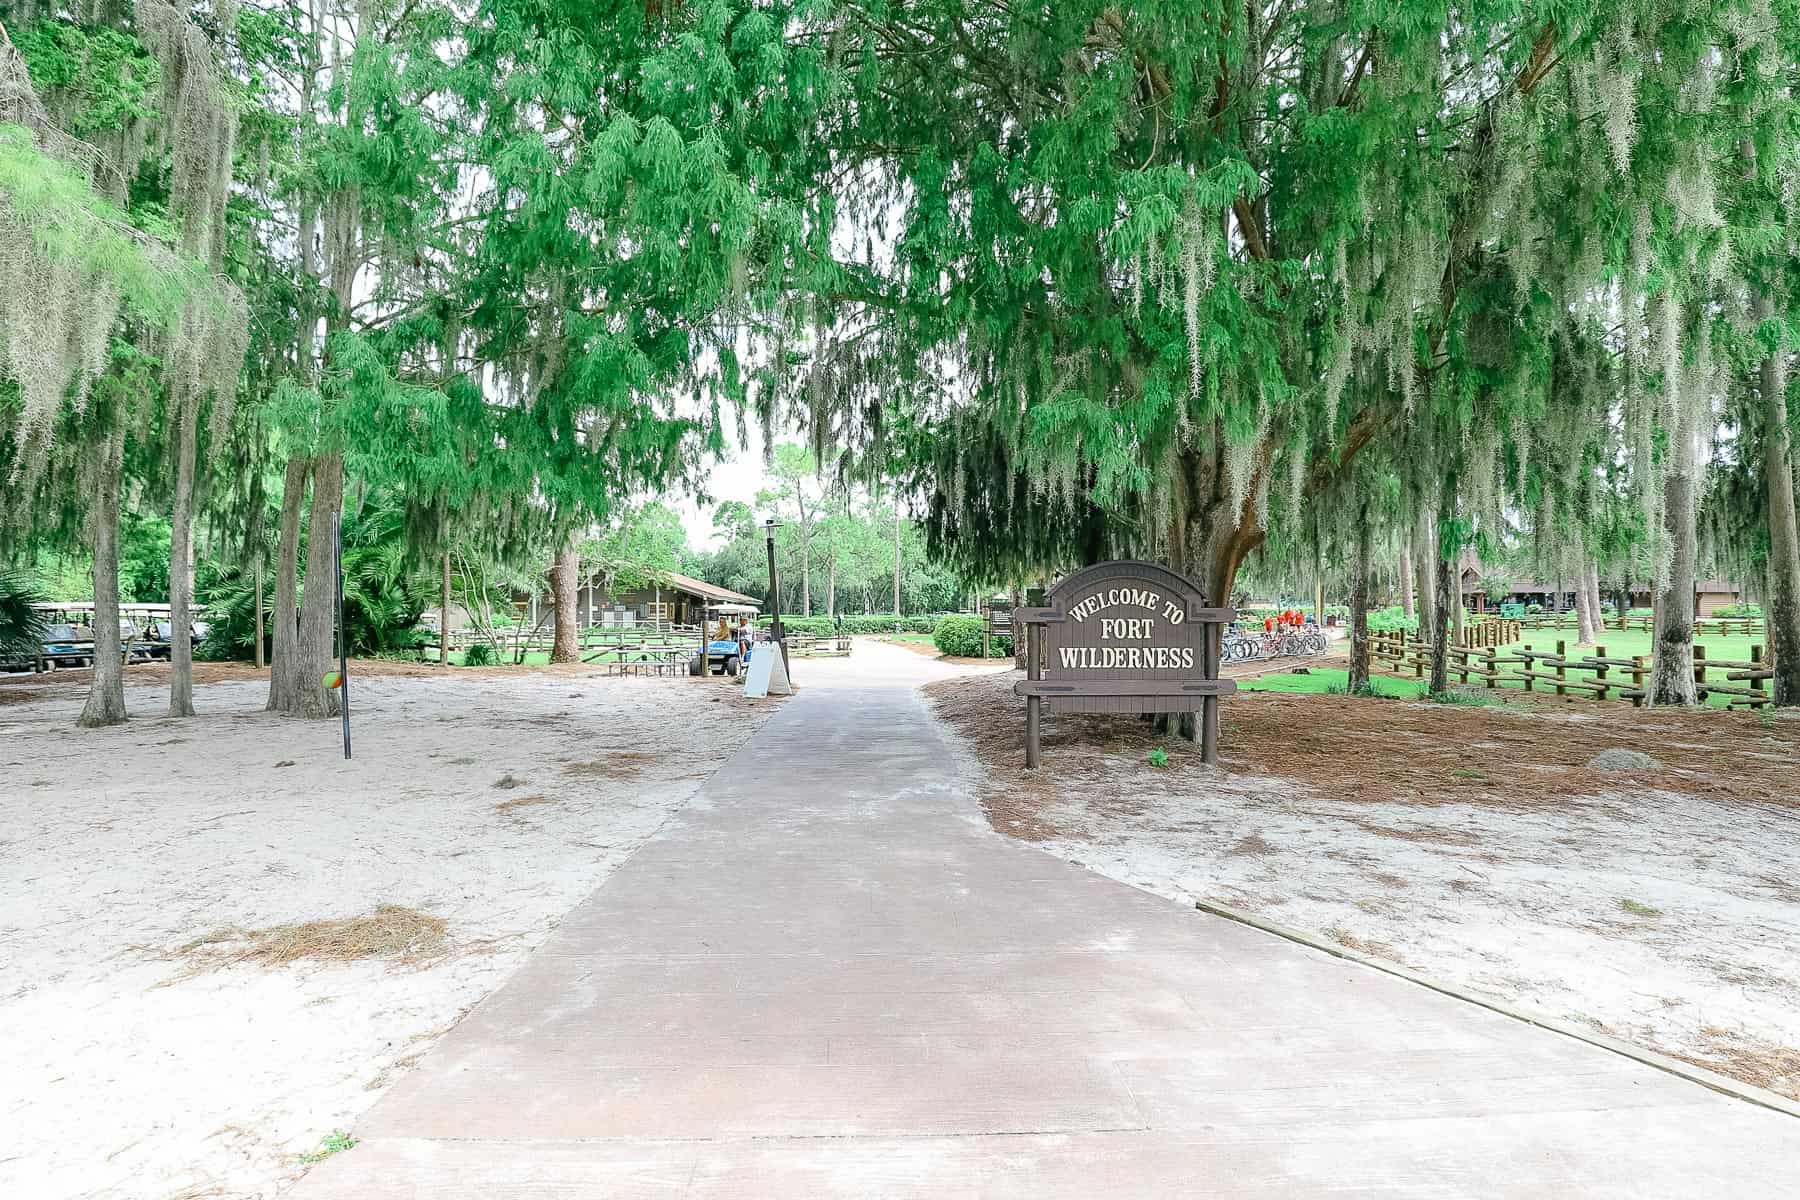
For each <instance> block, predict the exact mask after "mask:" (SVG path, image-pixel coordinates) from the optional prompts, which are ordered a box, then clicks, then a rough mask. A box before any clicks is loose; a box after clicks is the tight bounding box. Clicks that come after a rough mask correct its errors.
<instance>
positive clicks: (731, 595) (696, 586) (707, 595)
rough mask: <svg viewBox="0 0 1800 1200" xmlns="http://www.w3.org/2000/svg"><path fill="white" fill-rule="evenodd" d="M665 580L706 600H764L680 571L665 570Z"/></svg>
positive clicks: (749, 602)
mask: <svg viewBox="0 0 1800 1200" xmlns="http://www.w3.org/2000/svg"><path fill="white" fill-rule="evenodd" d="M663 580H664V581H665V582H666V583H667V584H668V585H669V586H670V587H672V588H674V589H675V590H677V591H681V592H687V593H688V594H689V595H691V596H699V597H701V598H702V599H705V600H715V601H718V602H719V603H721V604H755V605H759V606H760V605H761V604H762V601H760V600H758V599H757V598H756V597H755V596H746V595H744V593H742V592H734V591H732V590H731V589H730V588H727V587H720V586H719V585H718V584H716V583H708V582H706V580H704V579H695V578H694V577H693V576H692V575H683V574H682V573H681V572H679V571H665V572H663Z"/></svg>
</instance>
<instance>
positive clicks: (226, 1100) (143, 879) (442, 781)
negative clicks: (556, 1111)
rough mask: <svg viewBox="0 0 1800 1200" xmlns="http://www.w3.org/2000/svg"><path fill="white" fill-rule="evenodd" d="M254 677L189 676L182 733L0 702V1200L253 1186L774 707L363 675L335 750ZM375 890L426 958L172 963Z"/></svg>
mask: <svg viewBox="0 0 1800 1200" xmlns="http://www.w3.org/2000/svg"><path fill="white" fill-rule="evenodd" d="M265 686H266V685H264V684H262V683H258V682H243V683H237V682H231V683H219V684H211V685H201V686H200V687H198V688H197V697H196V701H197V706H198V707H199V708H200V709H201V713H202V715H201V716H199V717H197V718H194V719H191V720H187V721H171V720H168V719H166V718H162V717H160V716H159V715H157V714H160V712H161V711H162V707H163V705H164V704H165V703H166V695H165V693H164V692H163V691H162V690H161V689H160V688H154V687H148V686H138V687H132V688H129V689H128V700H129V703H130V707H131V711H132V712H133V713H134V714H135V716H136V719H134V720H133V721H131V722H130V723H129V724H127V725H125V726H122V727H119V728H115V729H109V730H101V731H94V732H85V731H79V730H76V729H74V728H73V726H72V723H73V719H74V716H75V714H76V712H77V711H79V708H80V704H81V698H82V694H81V689H80V688H79V687H78V686H72V685H69V684H60V685H52V687H51V689H50V696H51V698H49V699H45V700H42V701H35V702H32V703H29V704H9V705H5V706H3V707H0V780H3V781H4V784H3V786H0V1063H3V1064H4V1067H3V1069H0V1114H3V1119H4V1122H5V1126H6V1131H7V1134H6V1138H5V1142H4V1146H0V1195H3V1196H8V1197H20V1198H21V1200H24V1198H26V1197H29V1198H31V1200H52V1198H54V1197H75V1196H81V1197H109V1198H110V1197H120V1198H123V1197H132V1198H139V1197H156V1198H171V1197H188V1198H197V1197H210V1196H221V1197H227V1196H228V1197H268V1196H273V1195H275V1194H276V1193H277V1192H278V1191H279V1190H280V1189H281V1187H282V1185H283V1184H284V1183H285V1182H287V1181H289V1180H291V1179H292V1178H293V1177H295V1176H296V1175H297V1174H299V1173H300V1172H301V1171H302V1170H303V1169H304V1166H303V1164H302V1163H301V1162H300V1161H299V1156H300V1155H301V1154H303V1153H304V1152H307V1151H312V1150H316V1149H317V1148H318V1147H319V1144H320V1141H321V1139H322V1138H323V1137H324V1136H325V1135H326V1134H328V1133H330V1132H331V1131H333V1130H338V1129H348V1128H350V1126H351V1125H352V1124H353V1123H354V1122H355V1120H356V1118H357V1116H358V1115H359V1114H360V1113H361V1112H363V1111H364V1110H365V1109H367V1108H368V1107H369V1106H370V1105H372V1104H373V1103H374V1102H375V1100H376V1099H377V1097H378V1096H379V1095H380V1091H381V1088H382V1087H383V1086H384V1085H385V1083H386V1082H387V1081H388V1080H390V1079H392V1078H393V1077H394V1075H395V1074H397V1073H398V1072H400V1071H403V1070H404V1069H405V1066H406V1064H407V1062H408V1061H409V1060H410V1059H411V1058H412V1056H414V1055H417V1054H418V1053H419V1052H420V1051H422V1050H423V1049H425V1048H426V1047H427V1046H428V1045H430V1043H431V1041H432V1039H433V1038H434V1037H436V1036H437V1035H438V1034H441V1033H442V1032H443V1031H444V1030H445V1029H447V1028H448V1027H449V1026H450V1025H451V1024H453V1023H454V1022H455V1021H456V1019H457V1018H458V1016H460V1015H461V1014H462V1013H463V1012H465V1011H466V1010H467V1009H468V1008H469V1006H470V1005H472V1004H474V1003H475V1002H476V1001H478V1000H479V999H481V998H482V997H483V996H485V995H486V994H487V993H489V992H490V991H492V990H493V989H494V988H495V987H496V986H498V984H499V983H500V982H501V981H502V980H503V979H504V978H505V976H506V975H507V974H508V973H509V972H511V971H512V970H513V969H514V968H515V967H516V966H518V965H519V963H520V961H521V960H522V958H523V956H524V955H525V953H526V952H527V951H528V950H530V949H531V948H532V947H534V946H536V945H537V944H538V943H540V942H541V941H542V940H543V939H544V937H545V936H546V934H547V933H548V932H549V931H550V929H551V928H552V927H553V926H554V925H555V924H556V922H557V921H558V920H559V919H560V918H561V917H562V916H563V915H564V914H565V913H566V912H567V911H568V910H569V909H570V908H571V907H572V906H573V905H574V904H576V903H577V902H578V901H579V900H581V898H582V897H583V896H585V895H586V894H587V893H588V892H590V891H591V890H592V889H593V888H594V887H595V886H596V885H597V884H599V883H600V882H601V881H602V880H604V879H605V878H606V876H607V874H608V873H609V872H610V871H611V870H612V869H613V868H614V867H616V866H617V865H618V864H619V863H620V862H621V861H622V860H623V859H624V858H625V857H626V856H628V855H629V854H630V853H631V852H632V851H633V850H634V849H635V848H636V847H637V846H639V845H640V844H641V843H642V842H643V841H644V840H645V839H646V838H647V837H649V836H650V835H651V834H652V833H653V832H654V831H655V830H656V828H657V827H658V826H659V825H661V824H662V822H663V821H664V820H665V819H666V818H667V817H668V815H669V814H670V813H671V812H672V811H673V810H674V809H675V808H677V807H678V806H679V805H681V804H682V803H683V801H684V800H686V799H687V798H688V797H689V796H691V795H692V794H693V792H694V790H695V789H696V787H697V786H698V784H699V782H700V780H701V779H702V778H704V776H705V775H706V774H708V773H710V771H711V770H712V769H713V768H714V767H716V766H717V765H718V764H719V763H720V762H721V761H722V760H723V759H724V757H725V756H726V755H728V754H729V753H730V752H731V751H732V750H733V749H734V748H735V747H736V746H738V745H739V744H741V743H742V741H743V740H744V739H745V738H746V737H748V736H749V735H750V733H751V732H753V730H754V729H755V727H756V726H757V725H758V724H759V723H760V721H761V720H762V719H763V718H764V717H766V716H767V715H769V714H770V713H772V712H773V711H774V710H775V708H776V707H777V706H778V704H779V701H770V702H765V703H763V704H761V705H759V706H756V707H755V708H754V710H753V711H752V710H751V707H750V705H749V703H748V702H746V701H743V700H742V699H741V698H739V697H737V696H736V691H737V689H735V688H733V687H732V686H731V685H730V684H726V683H723V682H720V681H710V680H709V681H702V680H690V679H688V678H686V677H682V678H680V679H603V678H600V677H598V676H596V675H592V674H583V675H578V676H570V675H557V674H548V673H534V674H529V675H521V676H519V677H515V678H507V679H493V678H475V677H471V676H467V675H465V676H462V677H460V678H457V677H452V678H450V679H445V680H438V679H400V678H377V679H369V680H365V681H363V682H361V683H359V684H357V690H356V691H355V693H354V700H355V701H356V704H355V706H354V711H355V714H356V749H357V758H356V760H355V761H354V762H353V763H348V764H346V763H344V762H343V761H342V759H341V757H340V754H341V752H340V747H339V743H338V726H337V723H336V722H335V721H332V722H300V721H291V720H283V719H280V718H275V717H269V716H266V715H264V714H263V713H262V712H261V711H260V710H261V706H262V702H263V698H264V695H265ZM715 697H720V698H722V699H720V700H719V701H718V702H717V703H716V704H715V703H714V698H715ZM622 754H636V755H642V756H643V758H642V759H635V758H634V759H626V758H622V757H621V755H622ZM609 760H610V762H609ZM595 762H598V763H601V764H603V765H602V766H601V767H598V768H589V769H588V770H586V771H582V770H580V769H579V768H578V769H577V772H576V773H573V774H571V773H569V772H567V771H565V769H564V768H565V766H566V765H568V764H571V763H595ZM508 774H511V775H513V776H515V777H517V778H518V779H519V780H521V781H522V782H521V783H520V784H519V785H518V786H515V787H508V788H496V787H495V786H494V785H495V782H496V780H499V779H500V778H501V777H502V776H505V775H508ZM615 774H616V775H619V776H621V777H620V778H609V777H608V776H609V775H615ZM538 795H541V796H543V797H544V798H545V799H546V800H548V801H550V802H549V803H538V804H530V805H525V806H520V807H518V808H515V809H513V810H510V811H507V812H501V811H497V810H496V808H495V805H497V804H499V803H500V802H502V801H505V800H509V799H517V798H520V797H526V796H538ZM378 904H400V905H410V906H414V907H416V908H419V909H422V910H425V911H427V912H430V913H432V914H435V915H437V916H440V917H443V918H445V919H446V920H447V921H448V922H449V938H450V943H451V953H450V955H449V956H448V957H447V958H445V959H442V960H440V961H438V962H436V963H434V964H432V965H429V966H425V967H408V966H393V965H390V964H387V963H380V962H363V963H357V964H352V965H341V964H339V965H325V964H316V963H315V964H302V965H297V966H290V967H284V968H279V969H274V970H269V969H265V968H262V967H259V966H246V965H240V966H234V967H230V968H227V969H223V970H215V971H210V972H206V973H202V974H198V975H193V976H191V977H186V978H183V977H181V976H182V975H183V972H184V970H185V969H186V964H185V962H184V961H183V960H180V959H179V958H176V957H173V955H174V952H175V951H176V949H177V948H178V947H181V946H183V945H184V944H185V943H187V942H189V941H190V940H192V939H194V938H196V937H198V936H200V935H202V934H204V933H207V932H209V931H211V930H214V929H216V928H218V927H221V926H239V927H244V928H261V927H266V926H269V925H274V924H280V923H286V922H295V921H304V920H312V919H316V918H322V917H348V916H355V915H358V914H361V913H366V912H369V911H370V910H372V909H373V908H374V907H375V906H376V905H378Z"/></svg>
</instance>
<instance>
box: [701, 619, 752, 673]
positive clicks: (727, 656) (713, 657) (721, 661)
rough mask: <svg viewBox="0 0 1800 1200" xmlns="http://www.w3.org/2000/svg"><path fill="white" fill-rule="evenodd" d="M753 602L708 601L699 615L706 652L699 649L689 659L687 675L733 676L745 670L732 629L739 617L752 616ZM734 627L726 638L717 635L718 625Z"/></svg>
mask: <svg viewBox="0 0 1800 1200" xmlns="http://www.w3.org/2000/svg"><path fill="white" fill-rule="evenodd" d="M756 613H757V608H756V605H754V604H709V605H707V606H706V609H705V611H704V614H703V615H702V617H701V625H700V635H701V636H702V637H704V638H705V639H706V653H705V656H704V657H702V656H701V655H700V654H699V653H698V652H696V653H695V654H694V657H693V658H692V659H690V660H689V661H688V674H689V675H736V674H737V673H738V672H739V671H741V670H743V669H744V649H745V647H743V646H742V645H740V644H739V642H738V639H737V634H736V632H735V629H736V625H737V621H738V618H740V617H752V618H753V617H755V616H756ZM720 624H725V625H728V626H730V627H732V629H733V630H734V632H733V633H732V634H731V636H729V637H718V636H716V635H717V633H718V626H719V625H720Z"/></svg>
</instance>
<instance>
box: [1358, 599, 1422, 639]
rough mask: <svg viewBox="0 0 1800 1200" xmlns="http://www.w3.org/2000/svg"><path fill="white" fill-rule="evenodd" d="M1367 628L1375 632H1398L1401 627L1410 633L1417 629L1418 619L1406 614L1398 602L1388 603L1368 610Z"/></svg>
mask: <svg viewBox="0 0 1800 1200" xmlns="http://www.w3.org/2000/svg"><path fill="white" fill-rule="evenodd" d="M1369 628H1370V629H1371V630H1373V631H1374V632H1376V633H1399V632H1400V631H1401V630H1403V629H1404V630H1406V631H1407V632H1409V633H1411V632H1416V631H1417V630H1418V628H1419V619H1418V618H1417V617H1409V616H1407V615H1406V610H1405V609H1404V608H1401V607H1400V606H1399V605H1398V604H1390V605H1388V607H1386V608H1371V609H1370V610H1369Z"/></svg>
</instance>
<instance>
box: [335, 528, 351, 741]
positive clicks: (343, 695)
mask: <svg viewBox="0 0 1800 1200" xmlns="http://www.w3.org/2000/svg"><path fill="white" fill-rule="evenodd" d="M340 520H341V518H340V517H339V515H338V514H337V513H332V514H331V550H332V557H333V558H334V559H336V560H337V626H338V713H339V715H340V716H342V717H343V723H344V757H345V758H346V759H348V758H349V757H350V631H349V629H348V628H346V627H345V625H344V535H343V530H342V529H341V528H340V525H339V523H340Z"/></svg>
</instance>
